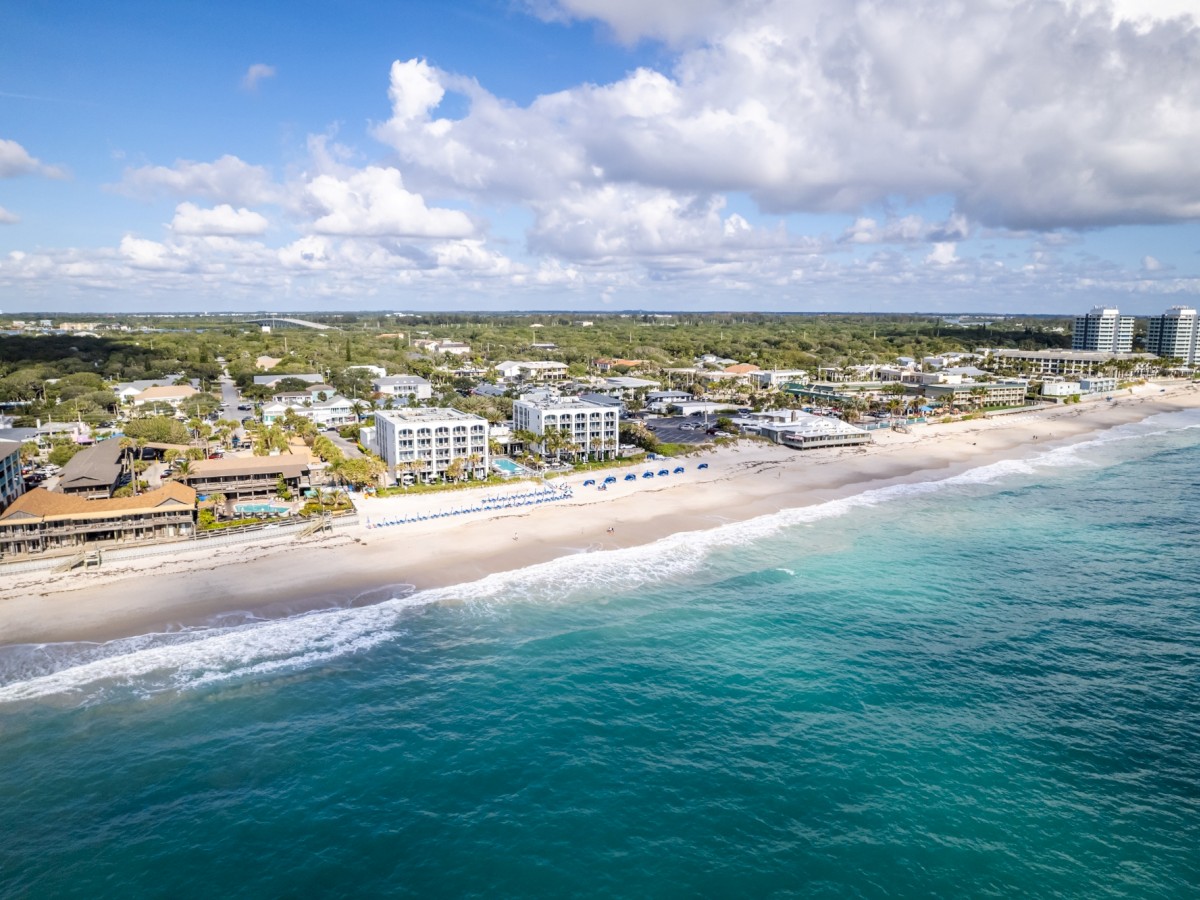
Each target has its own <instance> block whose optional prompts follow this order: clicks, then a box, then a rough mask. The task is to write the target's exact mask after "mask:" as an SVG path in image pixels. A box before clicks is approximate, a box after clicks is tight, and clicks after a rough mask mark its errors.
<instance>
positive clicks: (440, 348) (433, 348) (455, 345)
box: [412, 338, 471, 356]
mask: <svg viewBox="0 0 1200 900" xmlns="http://www.w3.org/2000/svg"><path fill="white" fill-rule="evenodd" d="M412 343H413V346H414V347H416V348H417V349H418V350H423V351H424V352H426V353H450V354H452V355H454V356H470V355H471V345H470V344H464V343H463V342H462V341H451V340H449V339H447V338H441V339H440V340H434V339H431V338H418V339H417V340H415V341H413V342H412Z"/></svg>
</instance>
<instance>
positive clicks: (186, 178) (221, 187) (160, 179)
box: [115, 155, 281, 205]
mask: <svg viewBox="0 0 1200 900" xmlns="http://www.w3.org/2000/svg"><path fill="white" fill-rule="evenodd" d="M115 189H116V190H117V191H119V192H120V193H123V194H126V195H129V196H133V197H146V198H150V197H161V196H175V197H203V198H205V199H208V200H212V201H215V202H217V203H231V204H238V205H257V204H261V203H274V202H278V201H279V199H280V196H281V194H280V189H279V188H278V187H277V186H276V185H275V184H274V183H273V181H272V179H271V174H270V173H269V172H268V171H267V170H266V169H265V168H263V167H262V166H254V165H250V164H249V163H247V162H243V161H242V160H240V159H238V158H237V157H236V156H230V155H226V156H222V157H221V158H220V159H218V160H216V161H215V162H210V163H205V162H193V161H192V160H187V159H181V160H177V161H176V163H175V165H174V166H142V167H140V168H136V169H126V170H125V173H124V175H123V177H122V178H121V182H120V184H118V185H116V186H115Z"/></svg>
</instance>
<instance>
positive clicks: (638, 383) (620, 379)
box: [596, 375, 662, 399]
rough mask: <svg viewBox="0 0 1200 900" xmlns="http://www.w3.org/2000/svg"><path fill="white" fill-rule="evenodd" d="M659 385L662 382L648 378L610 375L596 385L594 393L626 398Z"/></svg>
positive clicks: (656, 387) (652, 389) (653, 389)
mask: <svg viewBox="0 0 1200 900" xmlns="http://www.w3.org/2000/svg"><path fill="white" fill-rule="evenodd" d="M660 387H662V382H659V381H651V380H650V379H648V378H630V377H629V376H627V375H626V376H612V377H610V378H605V379H604V381H603V383H602V384H599V385H597V386H596V393H598V394H608V395H610V396H613V397H622V398H625V399H628V398H629V397H632V396H633V395H634V394H636V393H637V392H638V391H646V392H649V391H656V390H658V389H659V388H660Z"/></svg>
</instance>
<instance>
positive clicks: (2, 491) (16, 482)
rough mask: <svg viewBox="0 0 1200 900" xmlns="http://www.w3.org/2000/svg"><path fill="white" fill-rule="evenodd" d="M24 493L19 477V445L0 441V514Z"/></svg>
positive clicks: (21, 480)
mask: <svg viewBox="0 0 1200 900" xmlns="http://www.w3.org/2000/svg"><path fill="white" fill-rule="evenodd" d="M23 493H25V479H24V478H23V477H21V445H20V444H18V443H17V442H16V441H0V512H4V510H5V509H6V508H7V507H8V505H9V504H10V503H12V502H13V501H14V500H16V499H17V498H18V497H20V496H21V495H22V494H23Z"/></svg>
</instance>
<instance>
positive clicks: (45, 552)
mask: <svg viewBox="0 0 1200 900" xmlns="http://www.w3.org/2000/svg"><path fill="white" fill-rule="evenodd" d="M690 318H692V319H698V320H699V321H698V322H695V323H691V322H684V321H678V320H676V319H675V317H672V316H667V315H658V316H648V315H637V316H634V315H627V316H612V317H610V319H609V321H608V322H605V321H604V320H603V319H600V318H598V317H595V316H593V317H591V318H584V317H582V316H540V317H539V316H530V317H527V320H526V321H524V322H521V323H520V324H509V325H507V328H508V330H509V331H510V332H511V331H520V332H522V333H521V335H520V337H519V338H518V339H517V340H515V342H511V343H507V344H503V345H501V346H499V347H498V349H499V350H500V351H501V352H504V351H515V350H523V351H524V353H523V354H521V358H519V359H518V358H508V357H507V356H505V357H500V356H498V355H496V354H495V353H493V348H492V347H491V346H490V343H491V342H490V341H485V342H484V343H483V345H482V346H481V345H480V342H479V341H478V340H465V339H463V338H462V337H459V336H457V335H462V334H463V332H465V331H468V330H469V328H467V327H464V326H465V325H467V324H468V320H467V318H466V317H463V318H462V319H461V320H450V321H444V322H429V323H426V322H424V321H414V322H413V323H412V325H411V326H410V327H409V328H408V329H407V330H405V331H399V330H384V328H392V327H393V326H394V324H395V322H401V323H403V322H404V321H405V318H404V317H396V319H394V320H392V321H391V322H380V323H378V324H376V325H375V327H374V328H373V329H368V328H367V327H366V326H360V327H355V326H354V325H353V324H351V323H348V322H345V321H340V322H339V321H338V318H337V317H334V318H329V319H326V320H320V321H318V320H313V319H297V318H289V317H280V316H266V317H262V318H254V317H239V318H237V319H232V318H231V319H229V320H226V321H219V320H218V321H205V322H203V323H197V322H194V321H191V320H189V319H188V318H187V317H178V318H175V319H155V320H153V321H152V322H142V323H139V322H138V320H137V318H135V317H124V318H122V317H110V318H109V319H108V320H106V321H102V322H99V321H98V322H74V321H61V320H56V319H41V320H36V321H23V320H15V321H12V322H11V323H8V325H9V327H8V328H7V330H6V331H5V332H4V333H3V335H0V351H2V352H0V358H2V359H4V360H5V363H4V365H5V370H4V375H3V376H2V377H0V561H2V562H3V563H5V564H8V565H13V564H19V563H30V562H33V561H44V560H49V561H52V562H53V563H54V564H57V565H60V566H61V568H63V569H65V570H69V569H70V568H74V567H87V566H98V565H101V564H102V563H103V553H104V551H111V550H123V549H126V548H136V547H146V546H151V545H182V546H186V545H187V543H191V544H195V543H197V542H199V541H203V540H205V539H211V538H213V537H217V536H219V537H221V538H222V539H223V540H226V541H228V540H234V539H236V538H237V537H238V536H242V537H243V538H245V539H252V538H256V537H262V533H263V532H264V529H278V528H285V529H288V533H289V534H295V535H298V536H302V537H308V536H316V537H319V536H320V535H323V534H327V533H329V532H330V531H331V530H332V529H333V528H335V527H343V526H346V525H348V524H357V525H359V526H362V527H364V528H374V527H380V526H381V525H382V524H383V523H385V522H386V523H388V524H395V523H398V522H399V523H403V522H408V521H418V520H423V519H427V518H429V517H432V516H442V515H447V516H448V515H453V514H462V513H467V512H471V511H474V512H480V511H485V510H493V509H500V508H503V507H504V506H505V504H507V506H508V507H510V508H511V505H512V502H510V501H511V500H512V498H515V497H523V498H527V500H528V502H527V505H533V504H534V499H532V498H536V500H537V502H538V503H541V502H549V501H551V500H554V499H559V498H563V497H566V496H568V495H569V494H570V492H571V491H572V490H574V489H580V488H586V489H588V490H590V491H597V492H607V491H609V490H611V491H612V492H613V494H614V495H616V494H617V493H619V491H618V489H617V488H618V486H619V487H621V488H627V487H628V485H627V483H628V482H633V483H634V486H637V485H639V484H647V483H648V482H650V481H651V480H652V479H657V482H656V484H655V487H661V484H660V483H659V482H664V481H665V482H666V483H668V484H670V483H674V482H679V481H682V480H684V478H685V476H688V475H689V472H690V473H693V474H694V473H696V472H698V471H700V470H704V469H708V468H709V463H708V462H706V461H705V456H704V454H705V453H706V452H708V451H713V450H716V449H719V448H728V447H737V446H739V445H741V446H745V445H746V444H747V443H755V444H764V445H766V444H769V445H774V446H775V447H777V449H778V451H779V452H788V453H791V454H792V455H793V457H794V464H795V465H797V466H802V465H804V464H805V462H804V455H805V454H806V453H808V454H811V453H813V452H817V451H821V450H833V449H839V450H845V449H847V448H848V449H853V450H861V449H862V448H863V447H866V446H868V445H870V444H872V443H873V442H875V441H876V440H877V439H878V438H879V437H880V436H881V435H883V434H895V433H905V434H916V435H917V436H918V437H919V435H920V433H921V429H925V428H928V427H930V426H932V425H936V424H941V423H950V422H955V421H962V420H968V421H970V420H979V419H984V418H996V417H1002V416H1009V415H1011V414H1014V413H1023V412H1032V411H1038V410H1052V409H1055V408H1057V407H1064V406H1071V405H1074V404H1091V403H1100V404H1104V403H1112V402H1113V401H1114V398H1115V397H1119V396H1120V395H1121V393H1122V392H1126V391H1128V390H1129V389H1130V388H1131V387H1132V386H1134V385H1146V384H1148V383H1150V382H1151V381H1152V380H1154V379H1166V380H1169V381H1170V382H1171V383H1178V382H1179V381H1180V380H1184V381H1186V380H1188V379H1191V378H1192V377H1193V372H1194V366H1195V363H1196V355H1197V342H1198V338H1200V328H1198V327H1197V314H1196V311H1195V310H1194V309H1191V308H1188V307H1172V308H1171V309H1169V310H1166V311H1165V312H1164V314H1163V315H1161V316H1157V317H1151V318H1149V319H1148V320H1146V319H1142V320H1135V318H1134V317H1131V316H1123V315H1121V314H1120V312H1119V311H1118V310H1116V309H1113V308H1107V307H1097V308H1095V309H1092V310H1091V311H1089V312H1087V313H1086V314H1082V315H1079V316H1077V317H1075V318H1074V319H1073V321H1070V323H1069V325H1067V326H1064V325H1056V324H1053V323H1041V324H1039V325H1038V326H1037V328H1038V333H1039V335H1040V338H1041V340H1042V342H1043V343H1046V344H1053V345H1057V346H1045V347H1041V348H1039V349H1025V348H1024V347H1025V346H1026V345H1028V344H1029V343H1030V341H1029V340H1028V339H1026V340H1023V341H1011V343H1012V344H1013V346H982V345H980V344H979V343H977V342H971V343H970V346H967V343H968V340H969V338H970V337H975V336H976V335H978V334H979V333H980V329H981V328H982V329H990V330H991V333H994V334H997V335H1001V334H1003V333H1004V332H1003V327H1004V323H996V322H973V321H971V320H970V319H969V318H968V317H958V318H949V317H947V318H943V319H939V320H937V321H935V322H934V324H933V326H932V328H933V330H934V331H935V332H936V335H934V337H933V338H932V339H931V338H926V342H931V343H935V344H936V345H938V346H940V347H942V348H943V349H941V350H939V351H938V352H929V353H921V354H919V355H918V353H917V352H916V351H915V350H914V352H913V353H911V354H897V355H893V356H890V357H889V356H884V355H883V353H871V354H870V357H871V358H869V359H868V358H864V357H865V356H866V355H867V354H865V353H861V352H860V353H859V354H857V358H856V354H855V353H854V352H853V350H852V349H849V348H848V349H847V350H845V351H840V352H837V353H833V352H829V353H826V354H825V356H824V358H822V354H821V353H820V352H819V351H818V352H808V353H804V354H803V355H802V358H800V355H799V354H795V353H793V354H791V355H790V356H789V355H788V354H783V353H775V354H772V353H771V352H769V347H768V346H766V345H765V344H763V345H761V346H759V347H758V348H757V349H750V350H748V351H746V350H745V348H746V347H747V346H749V347H751V348H753V347H754V345H753V343H750V344H747V340H752V339H753V335H750V336H747V335H742V336H737V337H736V339H735V336H736V335H737V334H738V331H739V330H742V331H750V330H753V331H754V332H756V333H766V334H770V333H771V331H772V329H771V325H772V323H771V322H769V321H768V322H761V321H756V322H754V323H753V326H749V325H747V324H745V323H737V322H727V321H717V322H711V321H704V317H690ZM802 324H803V323H802ZM883 324H885V325H886V324H888V323H883ZM922 325H924V326H925V327H926V328H929V327H930V326H929V323H927V322H920V321H917V323H916V324H915V325H914V324H913V323H905V324H904V329H909V330H913V331H915V333H918V334H919V331H920V327H921V326H922ZM606 327H607V328H608V329H609V330H610V331H611V333H612V334H615V335H620V334H621V333H622V332H627V333H628V334H629V343H630V346H634V347H636V348H638V349H640V350H641V351H642V353H640V354H639V355H638V356H633V355H631V356H628V357H622V356H615V355H614V356H601V355H592V354H591V353H588V352H587V351H588V350H590V349H594V348H595V347H597V346H602V345H604V344H605V343H609V344H611V341H607V342H606V341H603V340H592V339H590V338H591V337H592V336H595V335H598V334H599V333H600V332H602V331H603V330H604V329H605V328H606ZM784 327H785V326H780V329H781V330H782V329H783V328H784ZM786 327H789V328H795V323H790V324H789V325H787V326H786ZM844 327H845V329H846V330H847V331H848V332H849V333H851V334H852V335H856V334H859V333H862V332H864V331H865V330H866V329H868V328H871V327H872V323H871V322H870V320H869V319H867V320H865V321H854V322H848V323H845V324H844ZM874 327H875V330H876V331H878V328H879V325H878V324H875V326H874ZM1013 327H1017V326H1013ZM1019 327H1020V328H1021V329H1023V330H1024V332H1023V333H1024V334H1026V335H1028V334H1030V333H1031V332H1030V328H1029V324H1028V323H1021V324H1020V326H1019ZM688 328H703V329H705V330H706V332H713V331H714V330H715V332H716V334H717V335H718V339H721V338H723V337H724V335H725V334H726V333H727V334H728V335H729V338H727V339H726V340H727V343H728V344H729V345H730V346H734V345H737V346H738V347H739V349H741V350H742V351H743V352H741V353H738V354H736V355H735V354H734V353H730V354H729V355H724V354H722V353H720V352H703V353H696V354H694V355H691V356H687V357H681V356H674V357H673V356H671V355H669V354H668V353H666V352H664V351H663V349H662V348H661V347H660V346H654V344H655V342H656V341H657V342H659V343H660V344H661V343H664V341H663V340H662V339H661V338H660V335H665V334H668V333H672V334H678V333H679V332H680V331H683V330H685V329H688ZM639 331H640V332H644V333H643V334H637V335H636V340H635V332H639ZM581 335H582V336H585V337H586V338H589V339H587V340H582V341H581V340H580V337H579V336H581ZM189 338H192V339H194V340H195V341H196V342H197V343H199V344H201V346H200V347H199V348H198V349H199V350H200V353H197V354H193V355H192V356H191V357H190V358H188V357H186V355H185V354H182V353H179V354H178V355H180V356H185V358H182V359H181V358H169V359H163V360H160V361H158V364H160V365H162V364H174V365H177V366H178V368H177V369H175V370H174V371H152V369H153V364H152V365H150V366H149V367H147V366H145V365H144V364H143V365H140V366H139V368H140V369H141V371H142V373H143V374H145V375H148V376H153V377H142V378H133V379H129V380H121V379H120V377H119V375H117V376H116V377H113V378H105V377H104V374H103V373H104V372H105V371H106V370H107V371H112V372H114V373H119V372H120V371H122V370H121V367H120V366H119V365H114V364H113V363H114V361H116V360H118V358H119V356H120V355H121V354H122V353H123V352H125V353H127V352H128V349H129V348H137V349H138V350H141V349H142V348H152V346H153V342H154V341H155V340H156V339H157V340H158V341H159V342H160V343H166V342H169V341H170V340H171V339H175V340H183V341H185V342H186V341H187V340H188V339H189ZM709 338H710V335H709V334H706V338H705V340H706V342H708V341H709ZM800 340H803V338H800ZM904 340H905V341H907V344H909V345H912V346H914V347H916V346H919V345H920V344H921V341H920V340H915V339H913V338H912V337H911V336H910V335H909V334H908V333H907V331H905V337H904ZM64 341H66V342H68V344H67V346H69V345H70V342H76V343H78V345H79V346H78V347H77V348H76V353H75V355H74V356H72V355H70V354H69V351H68V356H67V359H68V360H72V361H73V362H74V363H76V364H77V365H68V366H66V367H65V368H63V367H60V368H58V369H54V373H55V374H51V371H50V369H48V368H47V366H46V365H40V366H39V365H30V364H29V363H28V362H27V361H24V360H22V358H21V357H22V355H23V354H24V355H26V356H35V351H36V350H37V349H38V347H39V345H42V344H44V345H47V346H49V345H51V344H54V346H55V347H58V346H63V343H62V342H64ZM314 342H315V343H314ZM496 343H497V344H498V345H500V344H501V341H499V340H497V341H496ZM897 344H898V345H900V346H904V342H901V341H898V342H897ZM372 345H374V346H372ZM314 346H318V347H319V346H323V347H325V348H326V352H325V353H324V355H321V354H318V353H316V352H314V351H313V349H312V348H313V347H314ZM380 347H383V348H386V350H385V351H384V350H379V349H376V348H380ZM329 348H333V355H334V356H339V355H340V356H341V357H342V358H340V359H336V360H335V359H331V358H330V353H329V352H328V349H329ZM951 348H953V349H951ZM881 349H882V350H883V351H884V352H886V349H887V348H886V347H883V348H881ZM206 350H207V352H210V353H212V354H213V355H212V356H211V358H203V356H202V354H203V353H204V352H205V351H206ZM256 350H262V351H263V352H256ZM714 350H716V348H714ZM268 351H270V352H268ZM339 351H340V352H339ZM172 352H175V353H178V351H176V350H174V349H173V350H172ZM271 352H276V353H278V354H279V355H275V356H273V355H271ZM235 354H236V356H235ZM514 355H515V354H514ZM89 356H90V357H91V359H90V360H87V359H86V357H89ZM789 359H790V360H791V361H792V362H796V361H800V362H803V363H805V366H804V367H798V366H791V367H784V366H780V365H772V364H771V363H772V361H773V360H774V361H783V362H786V361H788V360H789ZM752 360H753V361H752ZM397 363H402V365H397ZM51 368H52V367H51ZM147 369H150V371H147ZM480 498H483V499H480ZM522 502H526V501H522Z"/></svg>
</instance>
